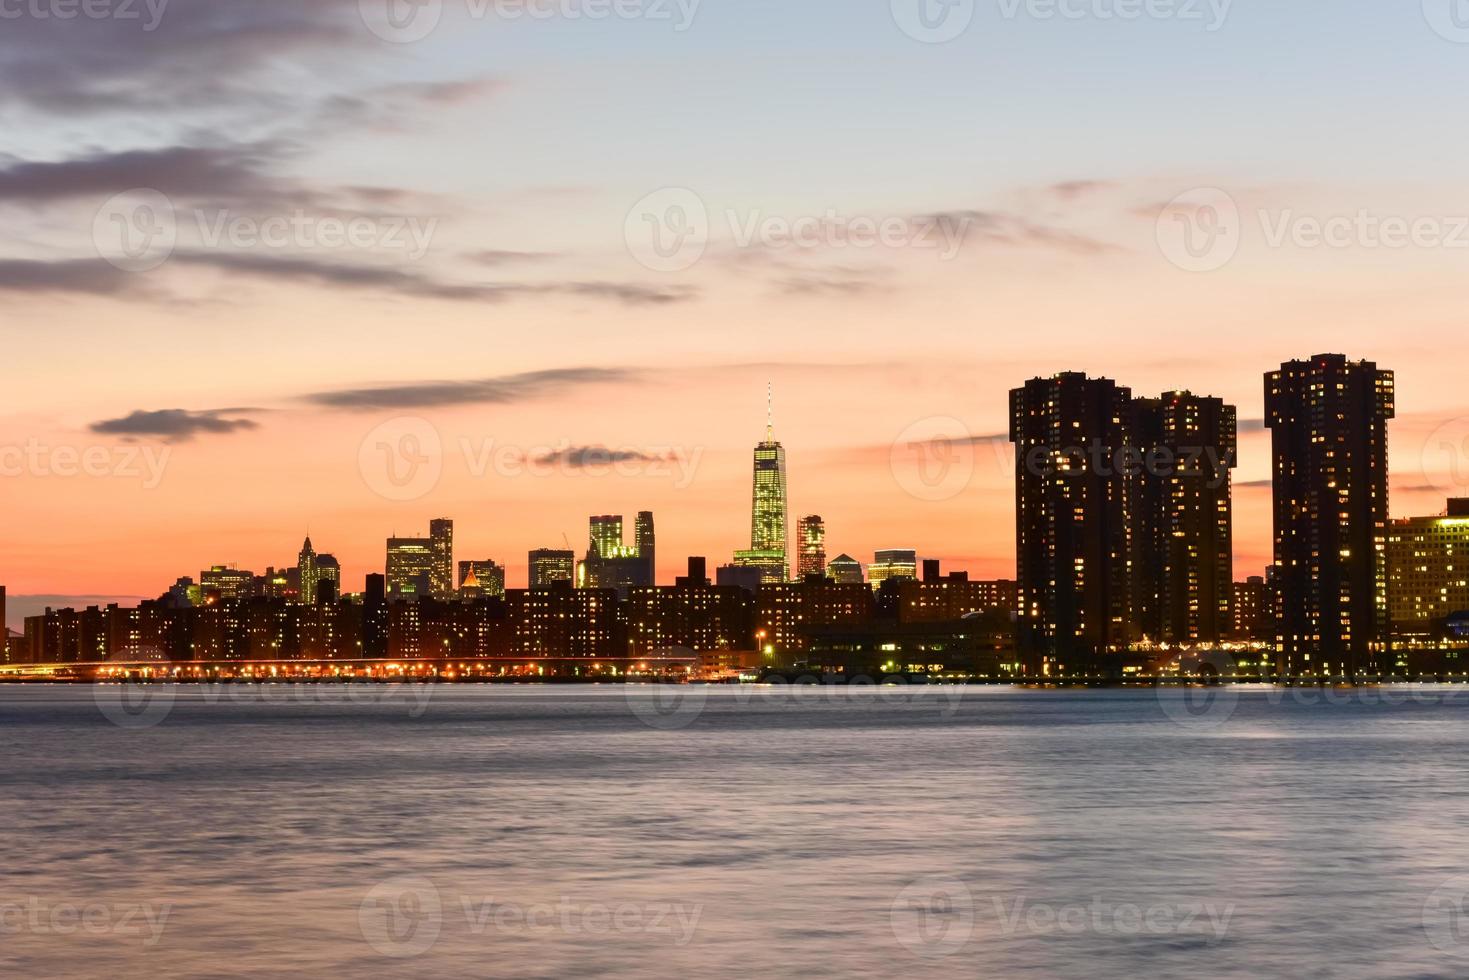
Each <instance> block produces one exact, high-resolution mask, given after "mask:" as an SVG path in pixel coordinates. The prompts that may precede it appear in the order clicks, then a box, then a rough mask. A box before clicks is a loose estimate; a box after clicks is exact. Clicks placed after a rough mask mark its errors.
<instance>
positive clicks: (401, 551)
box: [387, 538, 439, 597]
mask: <svg viewBox="0 0 1469 980" xmlns="http://www.w3.org/2000/svg"><path fill="white" fill-rule="evenodd" d="M438 561H439V558H438V553H437V550H436V549H435V548H434V542H433V540H432V539H431V538H388V564H387V572H388V593H389V595H391V596H393V597H405V596H422V595H429V594H432V593H433V588H434V576H435V574H436V573H437V571H438Z"/></svg>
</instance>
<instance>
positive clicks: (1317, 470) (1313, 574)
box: [1265, 354, 1396, 677]
mask: <svg viewBox="0 0 1469 980" xmlns="http://www.w3.org/2000/svg"><path fill="white" fill-rule="evenodd" d="M1395 414H1396V409H1395V397H1394V391H1393V374H1392V372H1391V371H1380V370H1378V368H1377V365H1376V364H1374V363H1372V362H1371V361H1348V360H1347V359H1346V358H1345V357H1344V356H1342V355H1340V354H1321V355H1318V356H1316V357H1313V358H1311V359H1310V360H1308V361H1290V362H1287V363H1285V364H1282V365H1281V367H1280V370H1279V371H1272V372H1270V373H1269V374H1267V375H1266V376H1265V424H1266V426H1267V427H1268V428H1269V429H1270V433H1271V445H1272V458H1273V463H1274V465H1273V467H1272V472H1273V474H1274V482H1275V567H1276V583H1277V587H1278V589H1279V593H1278V594H1279V612H1280V622H1279V624H1278V630H1277V637H1276V668H1277V670H1278V671H1280V672H1281V673H1284V674H1287V675H1289V676H1292V677H1302V676H1329V677H1354V676H1357V675H1361V674H1373V673H1379V672H1381V671H1383V670H1384V669H1387V668H1390V666H1391V665H1390V664H1389V663H1388V657H1387V656H1386V654H1387V648H1388V639H1389V633H1388V606H1387V556H1386V547H1387V514H1388V510H1387V487H1388V484H1387V423H1388V420H1389V419H1391V418H1392V417H1393V416H1394V415H1395Z"/></svg>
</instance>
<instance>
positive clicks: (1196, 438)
mask: <svg viewBox="0 0 1469 980" xmlns="http://www.w3.org/2000/svg"><path fill="white" fill-rule="evenodd" d="M1130 418H1131V425H1132V442H1133V447H1134V450H1135V451H1134V452H1133V453H1132V454H1131V456H1132V459H1131V460H1130V465H1129V466H1128V467H1126V469H1127V476H1128V477H1129V478H1130V481H1131V489H1130V494H1129V501H1128V506H1129V511H1130V512H1131V514H1132V518H1133V527H1132V528H1131V538H1132V576H1133V579H1132V586H1131V590H1130V591H1131V596H1132V617H1131V618H1132V628H1133V631H1134V635H1135V636H1136V635H1139V634H1140V635H1141V636H1146V637H1148V638H1150V639H1152V640H1155V641H1156V640H1162V641H1165V642H1168V643H1183V644H1196V643H1210V644H1213V643H1218V642H1219V641H1220V640H1222V639H1224V638H1225V637H1227V636H1228V635H1229V634H1230V632H1231V628H1232V626H1233V624H1232V623H1231V622H1230V618H1229V602H1230V599H1231V593H1232V591H1233V586H1234V542H1233V530H1232V529H1233V511H1232V507H1231V483H1230V471H1231V470H1232V469H1233V468H1234V466H1235V461H1236V457H1237V455H1238V444H1237V441H1236V421H1235V409H1234V406H1233V405H1226V404H1224V402H1223V401H1221V400H1220V399H1218V398H1204V397H1200V396H1198V395H1194V394H1192V393H1190V392H1187V391H1174V392H1169V393H1167V394H1164V395H1162V396H1161V397H1159V398H1137V399H1133V401H1132V405H1131V413H1130Z"/></svg>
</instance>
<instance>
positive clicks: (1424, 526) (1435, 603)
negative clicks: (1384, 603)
mask: <svg viewBox="0 0 1469 980" xmlns="http://www.w3.org/2000/svg"><path fill="white" fill-rule="evenodd" d="M1387 568H1388V589H1387V594H1388V613H1389V616H1390V618H1391V623H1392V628H1393V630H1394V632H1395V633H1397V634H1400V635H1404V636H1413V635H1424V634H1430V633H1432V634H1442V633H1443V632H1444V631H1445V629H1446V626H1447V624H1448V622H1449V617H1451V616H1453V615H1454V614H1455V613H1465V612H1469V499H1462V498H1461V499H1455V500H1450V501H1449V504H1448V508H1447V511H1446V512H1445V513H1444V514H1440V515H1435V516H1432V517H1406V518H1402V519H1400V520H1395V521H1393V522H1392V523H1391V524H1389V525H1388V532H1387Z"/></svg>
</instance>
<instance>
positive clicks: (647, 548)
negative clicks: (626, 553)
mask: <svg viewBox="0 0 1469 980" xmlns="http://www.w3.org/2000/svg"><path fill="white" fill-rule="evenodd" d="M656 545H657V539H656V536H655V535H654V533H653V512H652V511H651V510H640V511H638V519H637V522H636V523H635V524H634V525H633V549H634V550H635V551H637V553H638V557H639V558H641V559H642V560H643V563H644V564H646V565H647V566H648V584H649V585H657V584H658V557H657V547H656Z"/></svg>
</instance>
